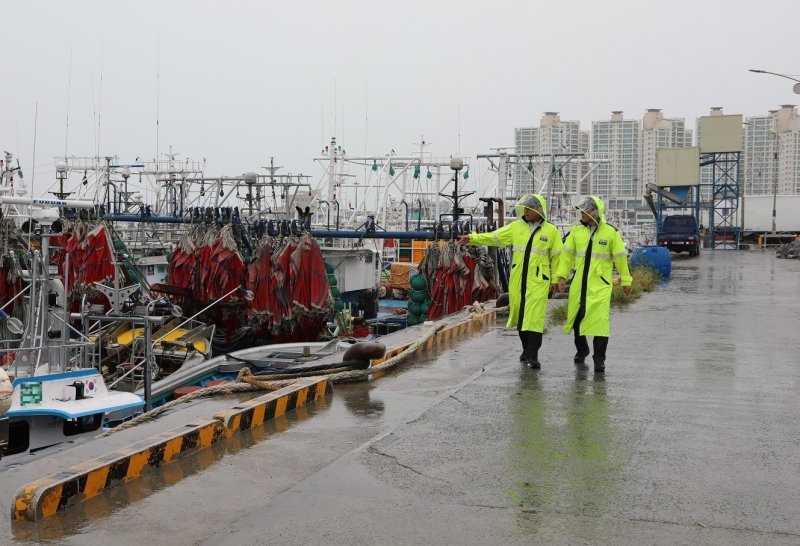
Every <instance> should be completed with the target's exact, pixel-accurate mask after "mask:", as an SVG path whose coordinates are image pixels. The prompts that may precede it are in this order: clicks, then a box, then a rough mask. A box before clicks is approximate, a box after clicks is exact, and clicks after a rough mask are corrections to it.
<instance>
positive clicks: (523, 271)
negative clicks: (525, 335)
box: [469, 218, 562, 332]
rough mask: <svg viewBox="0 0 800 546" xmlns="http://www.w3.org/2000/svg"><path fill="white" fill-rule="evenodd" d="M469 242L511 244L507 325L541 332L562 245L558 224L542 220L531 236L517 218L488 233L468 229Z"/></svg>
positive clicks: (504, 245) (528, 228) (528, 225)
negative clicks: (473, 231) (471, 231)
mask: <svg viewBox="0 0 800 546" xmlns="http://www.w3.org/2000/svg"><path fill="white" fill-rule="evenodd" d="M469 242H470V244H473V245H488V246H499V247H506V246H510V247H511V248H512V250H513V251H514V253H513V257H512V260H511V276H510V278H509V281H508V322H507V323H506V326H508V327H509V328H512V327H515V326H517V329H519V330H526V331H531V332H544V322H545V314H546V312H547V296H548V294H549V291H550V283H551V282H553V281H554V278H553V275H552V272H553V271H555V267H556V263H557V261H558V257H559V255H560V254H561V247H562V243H561V234H560V233H559V231H558V228H557V227H556V226H554V225H553V224H551V223H550V222H547V221H542V223H541V224H540V225H539V227H538V228H536V231H535V232H534V233H533V238H532V239H531V228H530V224H528V222H526V221H525V220H523V219H521V218H519V219H517V220H514V221H513V222H511V223H510V224H507V225H505V226H503V227H501V228H499V229H497V230H495V231H493V232H491V233H471V234H470V236H469ZM529 242H530V248H528V243H529ZM526 254H527V257H528V259H527V267H526V260H525V257H526ZM523 287H524V290H523ZM523 302H524V303H523Z"/></svg>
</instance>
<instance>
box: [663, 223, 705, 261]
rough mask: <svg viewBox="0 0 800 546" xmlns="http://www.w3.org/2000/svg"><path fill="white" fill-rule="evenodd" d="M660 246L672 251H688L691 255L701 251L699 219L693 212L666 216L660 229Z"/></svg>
mask: <svg viewBox="0 0 800 546" xmlns="http://www.w3.org/2000/svg"><path fill="white" fill-rule="evenodd" d="M658 246H665V247H667V248H668V249H669V250H670V251H671V252H683V251H687V252H688V253H689V256H697V255H698V254H699V253H700V230H699V229H698V226H697V219H696V218H695V217H694V216H693V215H691V214H675V215H672V216H667V217H665V218H664V223H663V225H662V226H661V228H660V229H659V230H658Z"/></svg>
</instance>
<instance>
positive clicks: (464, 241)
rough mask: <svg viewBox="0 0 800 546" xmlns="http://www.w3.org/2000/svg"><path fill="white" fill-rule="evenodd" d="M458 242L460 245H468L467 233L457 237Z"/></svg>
mask: <svg viewBox="0 0 800 546" xmlns="http://www.w3.org/2000/svg"><path fill="white" fill-rule="evenodd" d="M458 242H459V243H461V244H462V245H468V244H469V235H462V236H461V237H459V238H458Z"/></svg>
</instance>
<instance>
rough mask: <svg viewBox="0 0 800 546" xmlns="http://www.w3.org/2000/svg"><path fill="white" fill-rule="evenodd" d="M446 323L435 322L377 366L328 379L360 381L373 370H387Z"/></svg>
mask: <svg viewBox="0 0 800 546" xmlns="http://www.w3.org/2000/svg"><path fill="white" fill-rule="evenodd" d="M445 326H446V324H444V323H442V324H437V325H435V326H433V327H432V328H431V329H430V330H428V333H427V334H425V335H424V336H422V338H420V339H418V340H417V341H415V342H414V343H412V344H411V345H409V346H408V347H406V348H405V349H403V352H401V353H400V354H398V355H395V356H393V357H392V358H390V359H389V360H384V361H383V362H381V363H380V364H378V365H377V366H372V367H370V368H367V369H365V370H349V371H346V372H339V373H336V374H333V375H331V376H330V380H331V381H332V382H333V383H352V382H355V381H361V380H363V379H366V378H367V377H369V376H370V375H372V374H374V373H375V372H379V371H383V370H388V369H390V368H392V367H394V366H396V365H397V364H399V363H401V362H402V361H404V360H406V359H407V358H408V357H409V356H411V355H412V354H413V353H414V352H415V351H416V350H417V349H418V348H420V347H421V346H422V345H423V344H425V343H426V342H427V341H428V340H429V339H430V338H431V337H433V336H434V335H436V334H437V333H438V332H439V330H441V329H442V328H444V327H445Z"/></svg>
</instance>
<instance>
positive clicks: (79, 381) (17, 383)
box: [0, 197, 144, 456]
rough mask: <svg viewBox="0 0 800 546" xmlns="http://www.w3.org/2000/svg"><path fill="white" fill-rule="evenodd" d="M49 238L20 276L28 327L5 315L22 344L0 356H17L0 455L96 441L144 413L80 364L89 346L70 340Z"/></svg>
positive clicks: (137, 400) (137, 402) (11, 342)
mask: <svg viewBox="0 0 800 546" xmlns="http://www.w3.org/2000/svg"><path fill="white" fill-rule="evenodd" d="M3 199H4V198H3V197H0V203H2V201H3ZM28 204H35V203H28ZM85 206H87V207H88V206H91V204H86V205H85ZM49 239H50V236H49V235H48V234H43V236H42V237H41V249H36V248H35V247H31V250H30V252H29V253H28V255H27V258H28V260H27V262H28V263H27V269H24V270H23V271H22V278H23V279H24V281H25V284H26V288H25V289H24V290H23V291H22V292H20V293H19V294H17V296H16V297H15V299H22V300H23V301H24V302H25V305H24V308H25V314H26V317H25V318H26V320H25V321H24V324H23V322H22V321H20V320H19V319H17V318H15V317H11V316H9V315H7V314H6V313H4V312H3V315H4V317H3V318H2V319H1V320H2V321H3V322H4V323H5V324H4V326H5V328H6V330H7V331H9V332H11V333H16V334H21V337H20V338H19V339H16V340H15V339H6V340H4V342H5V345H6V347H2V348H1V349H0V352H1V353H3V355H4V356H12V357H13V360H11V362H10V364H9V365H8V368H7V370H6V373H7V374H8V375H9V376H10V379H11V380H12V383H11V388H12V393H11V397H10V404H6V405H8V409H6V411H5V412H4V413H3V414H2V415H0V420H2V425H0V434H3V435H4V438H2V439H0V448H2V453H0V456H3V455H14V454H18V453H28V452H34V451H37V450H39V449H43V448H45V447H48V446H52V445H54V444H58V443H61V442H64V441H67V440H76V439H79V438H83V437H86V436H93V435H95V434H97V433H98V431H100V430H101V429H102V428H103V427H104V426H109V425H112V424H114V423H115V422H118V421H122V420H125V419H127V418H129V417H131V416H132V415H134V414H136V413H138V412H140V411H141V410H142V408H143V406H144V400H143V399H142V398H141V397H139V396H137V395H135V394H133V393H129V392H120V391H110V390H109V389H108V388H107V387H106V385H105V381H104V379H103V376H102V374H101V373H100V371H99V370H98V369H96V368H84V367H83V366H82V359H81V358H78V357H76V354H77V352H76V350H77V349H79V348H82V347H84V348H85V347H87V346H91V345H92V341H91V340H89V339H88V338H85V336H83V337H80V338H75V339H73V338H71V336H70V335H69V333H68V332H69V331H70V330H72V331H74V329H73V328H72V327H71V326H70V324H69V321H70V316H69V314H68V310H67V305H66V301H65V291H64V286H63V283H62V280H61V278H60V277H59V275H58V274H57V272H56V271H55V268H54V267H53V266H51V265H50V263H49ZM11 303H12V301H9V302H7V303H6V304H5V305H9V304H11ZM0 311H2V310H1V309H0ZM74 332H75V333H76V334H79V332H77V331H74ZM9 346H10V347H9Z"/></svg>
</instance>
